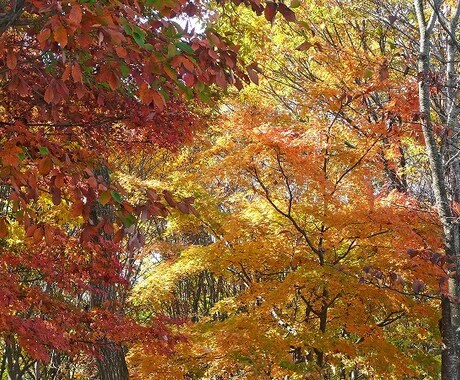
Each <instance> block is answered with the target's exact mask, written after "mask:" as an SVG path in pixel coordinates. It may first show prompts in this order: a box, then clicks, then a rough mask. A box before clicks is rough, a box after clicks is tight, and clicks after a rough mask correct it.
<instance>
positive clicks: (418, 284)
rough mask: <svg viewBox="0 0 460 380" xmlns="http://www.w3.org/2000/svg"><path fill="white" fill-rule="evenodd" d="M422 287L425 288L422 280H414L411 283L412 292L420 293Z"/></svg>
mask: <svg viewBox="0 0 460 380" xmlns="http://www.w3.org/2000/svg"><path fill="white" fill-rule="evenodd" d="M423 289H425V283H424V282H423V281H422V280H418V279H417V280H415V281H414V282H413V284H412V290H413V291H414V293H417V294H418V293H420V292H421V291H422V290H423Z"/></svg>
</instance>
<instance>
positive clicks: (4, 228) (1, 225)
mask: <svg viewBox="0 0 460 380" xmlns="http://www.w3.org/2000/svg"><path fill="white" fill-rule="evenodd" d="M6 236H8V224H7V222H6V219H5V218H0V239H1V238H4V237H6Z"/></svg>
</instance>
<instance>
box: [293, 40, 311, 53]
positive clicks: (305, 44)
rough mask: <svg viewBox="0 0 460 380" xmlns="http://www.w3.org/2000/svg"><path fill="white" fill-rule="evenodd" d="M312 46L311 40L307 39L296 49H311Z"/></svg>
mask: <svg viewBox="0 0 460 380" xmlns="http://www.w3.org/2000/svg"><path fill="white" fill-rule="evenodd" d="M312 46H313V45H312V44H311V43H310V42H308V41H305V42H304V43H303V44H300V45H299V46H297V48H296V50H299V51H305V50H308V49H310V48H311V47H312Z"/></svg>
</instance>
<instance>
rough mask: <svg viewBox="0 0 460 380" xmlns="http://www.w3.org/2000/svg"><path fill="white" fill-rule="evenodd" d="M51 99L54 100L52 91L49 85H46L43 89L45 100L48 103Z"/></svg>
mask: <svg viewBox="0 0 460 380" xmlns="http://www.w3.org/2000/svg"><path fill="white" fill-rule="evenodd" d="M53 100H54V91H53V88H52V87H51V85H48V87H47V88H46V90H45V102H46V103H48V104H49V103H51V102H52V101H53Z"/></svg>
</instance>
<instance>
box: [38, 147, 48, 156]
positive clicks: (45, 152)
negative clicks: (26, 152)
mask: <svg viewBox="0 0 460 380" xmlns="http://www.w3.org/2000/svg"><path fill="white" fill-rule="evenodd" d="M38 153H40V154H41V155H42V156H46V155H47V154H49V153H50V151H49V150H48V148H47V147H46V146H41V147H40V148H38Z"/></svg>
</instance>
